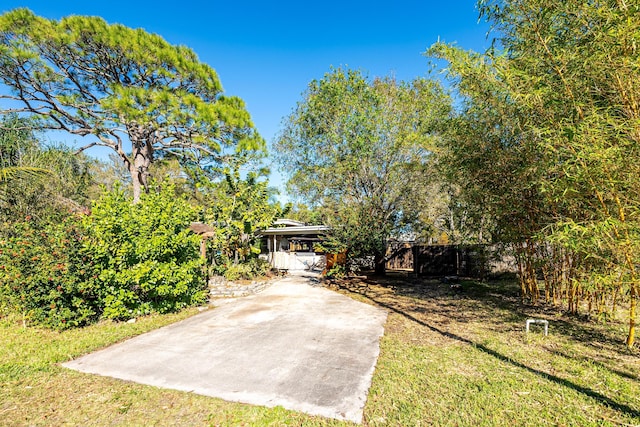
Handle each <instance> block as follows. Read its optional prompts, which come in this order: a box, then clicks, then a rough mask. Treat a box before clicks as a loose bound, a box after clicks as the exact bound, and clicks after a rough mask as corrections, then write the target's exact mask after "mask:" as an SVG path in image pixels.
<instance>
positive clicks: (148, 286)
mask: <svg viewBox="0 0 640 427" xmlns="http://www.w3.org/2000/svg"><path fill="white" fill-rule="evenodd" d="M195 217H196V211H195V209H194V208H193V207H192V206H190V205H189V204H188V203H187V202H186V201H185V200H183V199H180V198H176V197H175V195H174V192H173V189H172V188H171V187H170V186H169V187H167V188H166V189H165V190H163V191H162V192H160V193H158V194H149V195H144V196H143V198H142V200H141V203H139V204H136V205H133V204H132V203H131V201H130V200H129V199H128V198H126V197H125V196H124V194H123V193H122V191H120V190H119V189H116V190H114V191H112V192H109V193H105V194H103V196H102V197H101V198H100V199H98V200H97V201H96V202H94V204H93V206H92V213H91V215H82V214H77V215H75V216H64V215H62V216H61V218H60V219H59V220H58V221H59V222H45V223H42V222H36V221H34V220H33V219H31V218H26V219H25V220H24V221H19V222H18V221H16V222H12V223H11V224H10V225H11V228H10V231H5V236H4V237H3V238H2V239H1V240H0V284H1V286H2V287H1V288H0V300H1V301H2V307H0V308H2V312H3V314H4V315H7V314H10V313H11V312H18V313H21V315H22V317H23V319H24V321H25V323H30V322H35V323H38V324H41V325H46V326H51V327H54V328H58V329H64V328H68V327H72V326H80V325H85V324H87V323H89V322H91V321H95V320H97V319H99V318H109V319H123V320H126V319H130V318H132V317H138V316H141V315H146V314H150V313H166V312H170V311H176V310H179V309H181V308H184V307H187V306H190V305H194V304H201V303H203V302H204V301H205V300H206V297H207V294H206V292H207V289H206V284H205V283H204V278H203V273H202V268H201V267H202V260H201V259H200V257H199V255H198V240H199V239H198V238H197V236H194V235H193V234H190V233H189V231H188V226H189V224H190V223H191V221H192V220H193V219H194V218H195ZM138 221H142V224H144V227H141V226H140V223H139V222H138Z"/></svg>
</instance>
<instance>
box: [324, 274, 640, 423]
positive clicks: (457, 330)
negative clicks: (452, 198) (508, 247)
mask: <svg viewBox="0 0 640 427" xmlns="http://www.w3.org/2000/svg"><path fill="white" fill-rule="evenodd" d="M331 287H332V288H334V289H337V290H338V291H340V292H343V293H345V294H348V295H352V296H354V297H355V298H357V299H359V300H361V301H363V302H368V303H370V304H375V305H378V306H381V307H383V308H386V309H387V310H388V311H389V318H388V320H387V325H386V328H385V336H384V337H383V339H382V342H381V355H380V358H379V360H378V365H377V368H376V374H375V376H374V378H373V384H372V387H371V389H370V392H369V399H368V402H367V405H366V408H365V417H366V424H367V425H370V426H382V425H411V426H418V425H425V426H426V425H442V426H447V425H455V426H460V425H464V426H478V425H486V426H513V425H518V426H543V425H554V426H557V425H562V426H602V425H640V357H639V354H638V352H637V351H636V352H629V351H628V350H627V349H626V347H625V345H624V338H625V329H624V325H622V324H618V323H609V324H606V325H603V324H595V323H590V322H585V321H584V319H578V318H572V317H565V316H562V315H560V314H558V313H557V311H556V310H551V309H548V308H545V307H531V306H524V305H522V304H521V303H520V302H519V297H518V295H519V294H518V289H517V286H516V285H515V284H514V283H513V282H496V283H490V284H486V283H475V282H464V283H462V288H461V289H452V288H451V287H450V286H449V285H447V284H443V283H440V282H438V281H429V280H418V279H414V280H410V279H404V280H402V279H398V278H396V279H393V278H385V279H377V280H362V279H355V280H345V281H341V282H334V283H333V284H332V285H331ZM529 317H538V318H545V319H547V320H549V323H550V334H549V336H547V337H544V336H543V335H542V333H541V330H540V331H539V330H537V329H536V330H535V331H534V330H533V329H532V331H533V332H532V333H531V334H529V335H528V336H525V334H524V326H525V320H526V319H527V318H529Z"/></svg>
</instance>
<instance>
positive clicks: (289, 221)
mask: <svg viewBox="0 0 640 427" xmlns="http://www.w3.org/2000/svg"><path fill="white" fill-rule="evenodd" d="M273 225H284V226H287V227H302V226H304V225H305V223H304V222H300V221H296V220H294V219H288V218H280V219H277V220H275V221H274V222H273Z"/></svg>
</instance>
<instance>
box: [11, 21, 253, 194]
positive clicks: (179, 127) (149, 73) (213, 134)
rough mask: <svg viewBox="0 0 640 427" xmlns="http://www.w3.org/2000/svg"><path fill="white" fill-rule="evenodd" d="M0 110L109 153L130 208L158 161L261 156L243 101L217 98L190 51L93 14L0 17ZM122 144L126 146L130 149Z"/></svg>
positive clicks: (216, 88)
mask: <svg viewBox="0 0 640 427" xmlns="http://www.w3.org/2000/svg"><path fill="white" fill-rule="evenodd" d="M0 81H1V82H2V83H3V84H4V87H6V88H9V89H11V92H10V93H4V94H1V95H0V99H4V100H8V101H7V103H6V104H5V107H4V108H3V109H2V112H5V113H6V112H10V111H11V112H18V113H27V114H32V115H36V116H38V117H40V118H41V119H42V125H43V126H44V127H45V128H48V129H55V130H63V131H67V132H69V133H71V134H73V135H79V136H82V137H86V138H87V139H88V142H87V144H86V145H85V146H83V147H82V148H81V149H80V150H84V149H87V148H89V147H92V146H95V145H101V146H106V147H109V148H111V149H112V150H114V151H115V152H116V153H117V155H118V156H119V158H120V159H121V160H122V162H123V163H124V165H125V166H126V168H127V170H128V171H129V173H130V175H131V178H132V182H133V197H134V201H138V200H139V198H140V194H141V191H142V190H143V189H144V188H146V186H147V178H148V174H149V166H150V164H151V163H152V162H153V160H154V158H155V157H156V156H157V155H168V156H175V157H177V158H180V159H181V160H183V161H186V162H190V163H199V164H202V163H204V164H208V165H210V166H211V165H216V164H219V163H221V162H224V160H225V159H226V158H228V156H231V155H234V154H236V153H238V152H260V151H261V150H264V141H263V140H262V139H261V138H260V136H259V135H258V134H257V132H256V130H255V129H254V126H253V124H252V122H251V119H250V117H249V114H248V112H247V111H246V109H245V106H244V103H243V101H242V100H241V99H239V98H237V97H226V96H223V95H222V86H221V84H220V81H219V79H218V76H217V74H216V72H215V71H214V70H213V69H212V68H211V67H209V66H208V65H206V64H204V63H202V62H200V61H199V60H198V58H197V56H196V55H195V53H194V52H193V51H191V50H190V49H188V48H186V47H183V46H172V45H170V44H169V43H167V42H166V41H165V40H163V39H162V38H161V37H160V36H158V35H155V34H149V33H147V32H145V31H143V30H141V29H131V28H128V27H125V26H123V25H119V24H115V25H109V24H107V23H106V22H105V21H104V20H103V19H101V18H98V17H84V16H70V17H67V18H63V19H61V20H60V21H55V20H49V19H45V18H41V17H38V16H36V15H34V14H33V13H32V12H31V11H29V10H27V9H16V10H14V11H11V12H7V13H5V14H4V15H2V16H1V17H0ZM129 143H130V148H129V146H128V144H129Z"/></svg>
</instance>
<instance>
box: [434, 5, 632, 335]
mask: <svg viewBox="0 0 640 427" xmlns="http://www.w3.org/2000/svg"><path fill="white" fill-rule="evenodd" d="M479 6H480V9H481V11H482V13H483V15H484V16H485V17H486V18H488V19H489V20H490V21H491V22H492V24H493V26H494V28H495V29H496V34H497V43H496V46H498V47H500V49H501V50H500V51H497V50H491V51H489V52H487V54H486V55H485V58H486V59H487V61H488V62H490V63H491V67H490V70H491V73H487V74H486V75H487V76H488V77H489V78H492V79H493V81H496V82H498V86H499V87H500V88H501V91H502V94H501V96H500V97H489V98H490V99H492V101H493V102H494V103H495V105H501V107H500V108H505V106H509V108H510V109H511V111H512V112H511V113H508V116H509V117H511V118H512V119H513V120H511V123H510V124H509V126H508V127H507V129H511V131H512V133H513V135H512V136H511V137H510V138H508V139H507V140H506V142H507V143H510V144H519V143H520V142H521V141H523V140H524V141H528V144H527V145H529V146H530V147H531V148H532V150H533V151H532V152H533V153H536V155H538V156H539V158H540V159H542V161H538V162H536V164H535V165H533V164H532V165H531V166H530V167H531V168H532V169H533V168H537V169H541V171H540V172H538V173H536V174H533V175H531V178H532V179H531V181H530V182H531V189H532V190H534V194H539V195H544V199H543V200H542V201H543V209H544V214H545V215H543V216H542V222H541V224H540V225H546V227H545V228H544V229H542V230H541V233H540V237H541V238H542V239H541V240H542V241H543V242H544V243H545V245H546V244H548V243H553V244H554V245H558V246H560V247H561V248H562V249H563V250H564V251H569V252H572V253H573V254H574V255H575V256H577V257H578V258H579V259H580V261H581V263H582V266H583V268H581V269H580V268H578V267H580V266H579V265H578V266H576V265H575V264H572V265H570V266H569V267H568V269H569V271H570V274H573V279H576V280H572V281H571V287H570V288H568V290H567V294H566V296H567V298H568V301H569V305H575V304H577V301H578V299H579V298H581V297H583V298H584V297H585V296H588V295H593V294H594V293H595V294H596V295H597V294H599V293H603V294H604V293H608V294H609V295H611V299H612V300H613V301H614V304H615V301H616V298H617V296H618V295H620V294H625V293H628V295H629V303H630V304H629V316H628V318H629V334H628V336H627V345H628V346H629V347H632V346H633V344H634V340H635V338H634V336H635V322H636V304H637V299H638V287H639V281H640V280H639V277H638V273H639V272H638V265H640V258H639V254H640V209H639V206H638V200H639V199H640V179H639V177H640V169H639V166H638V165H640V161H638V160H639V159H638V153H640V127H639V123H640V97H639V96H638V94H639V93H640V83H639V82H640V59H639V58H640V55H639V54H638V53H639V52H638V28H640V13H638V12H639V9H638V6H637V5H636V4H634V3H632V2H625V1H587V2H584V1H578V0H568V1H563V2H554V1H549V0H495V1H494V0H487V1H480V2H479ZM438 51H439V52H440V53H444V55H440V57H442V58H445V59H448V60H450V61H451V63H452V64H454V66H453V67H452V68H453V72H454V77H455V78H456V79H459V80H458V81H459V82H462V83H463V82H464V81H465V76H464V74H462V73H460V72H459V70H456V69H455V68H456V65H455V64H456V63H458V64H459V63H460V57H457V56H456V55H457V54H452V53H453V52H455V50H448V49H446V48H444V49H443V47H442V46H439V47H437V48H436V52H438ZM494 77H495V78H494ZM476 81H480V80H479V79H476ZM460 87H462V86H460ZM476 94H482V92H479V91H476ZM505 111H507V112H508V110H507V109H505ZM473 122H474V123H478V122H477V121H473ZM505 123H508V122H505V120H494V121H493V126H491V125H490V123H489V126H486V127H485V128H486V129H495V130H502V129H505V127H503V125H504V124H505ZM515 124H517V126H514V125H515ZM478 148H480V147H479V146H478ZM499 160H500V157H497V158H496V161H499ZM513 160H516V159H513ZM515 164H517V161H516V163H515ZM504 170H505V171H506V170H508V168H505V169H504ZM494 178H495V179H499V178H500V177H499V176H498V175H496V176H494ZM490 194H496V193H495V192H493V193H490ZM540 217H541V216H540V215H539V216H537V218H540ZM545 222H546V224H544V223H545ZM525 237H526V236H524V235H523V236H522V238H525ZM562 274H565V272H562ZM576 284H579V285H580V287H579V288H578V292H577V291H576V287H575V285H576Z"/></svg>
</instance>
